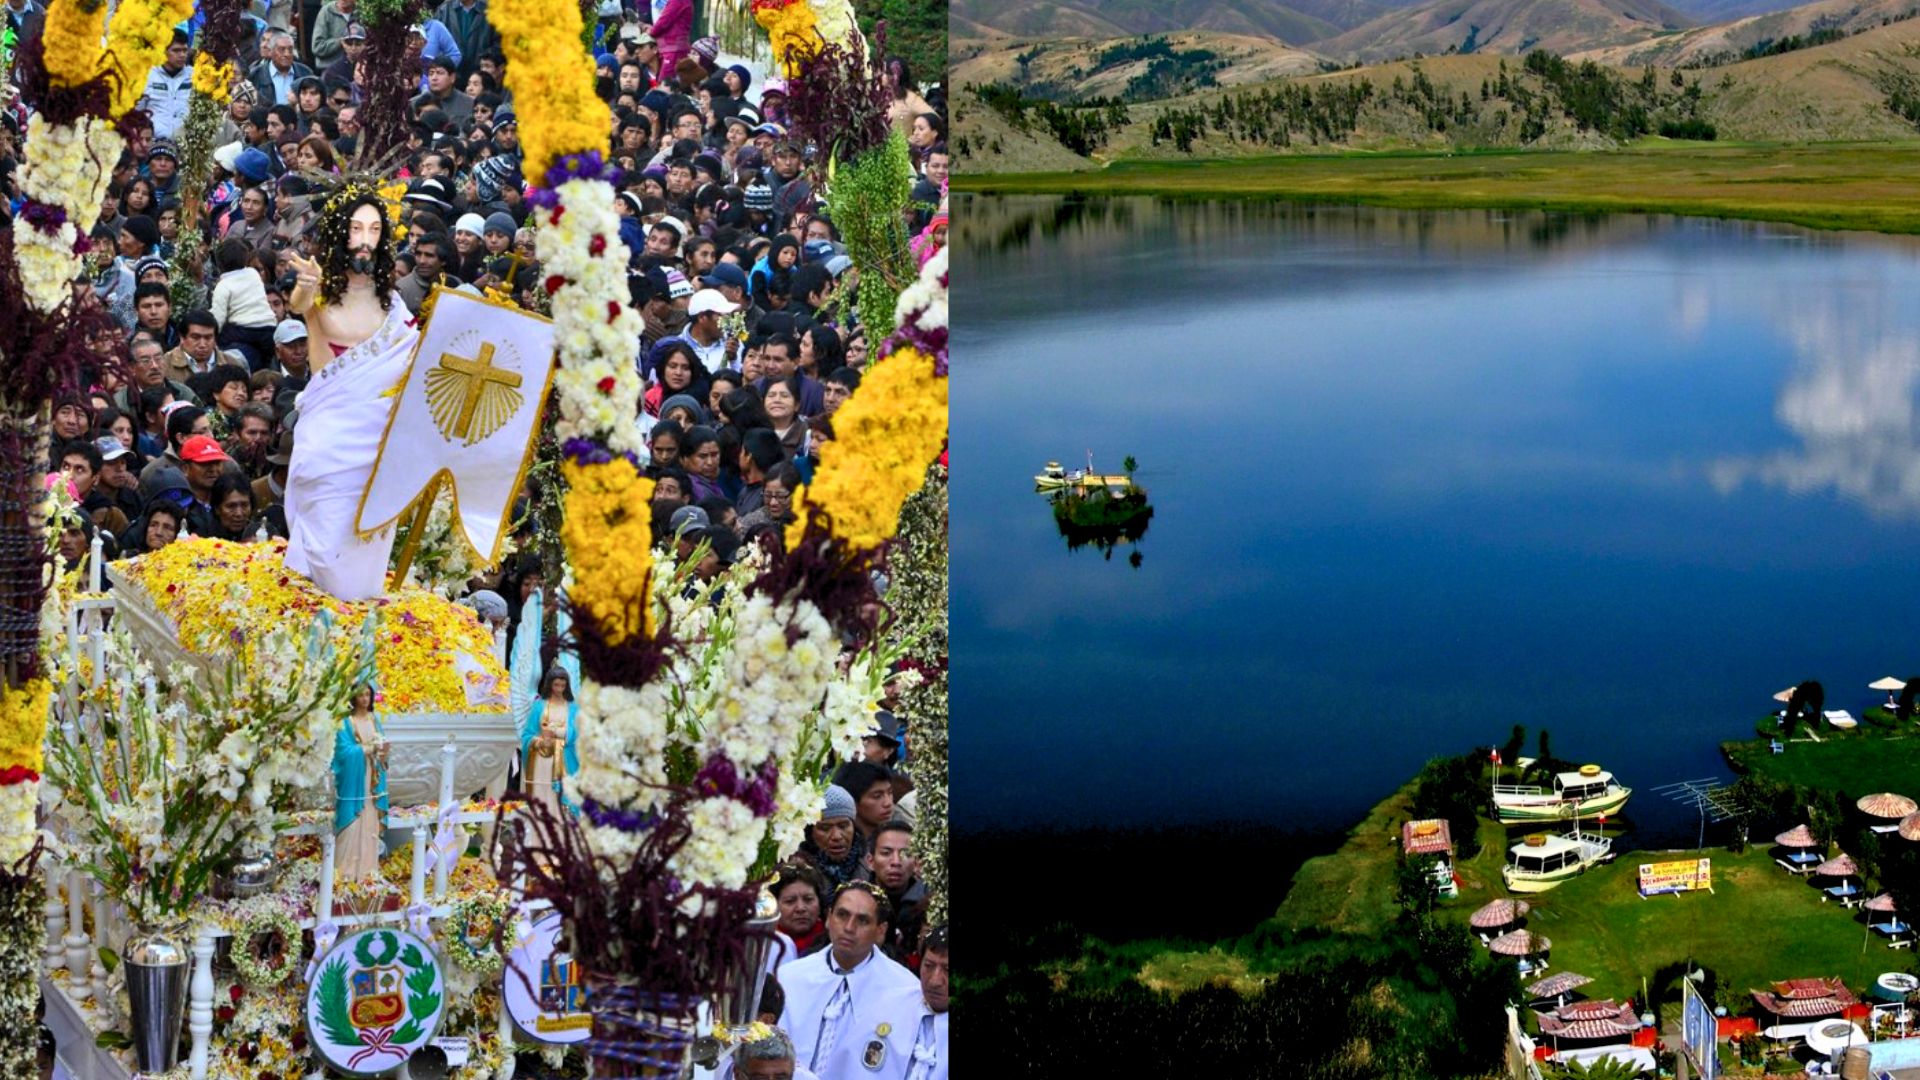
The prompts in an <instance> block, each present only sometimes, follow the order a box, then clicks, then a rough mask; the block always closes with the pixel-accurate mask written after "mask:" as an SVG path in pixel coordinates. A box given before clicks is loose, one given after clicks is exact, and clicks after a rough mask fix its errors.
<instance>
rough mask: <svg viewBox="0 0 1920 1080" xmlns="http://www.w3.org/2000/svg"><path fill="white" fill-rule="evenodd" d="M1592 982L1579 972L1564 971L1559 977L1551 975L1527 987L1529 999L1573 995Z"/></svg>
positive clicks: (1535, 999) (1536, 999)
mask: <svg viewBox="0 0 1920 1080" xmlns="http://www.w3.org/2000/svg"><path fill="white" fill-rule="evenodd" d="M1592 981H1593V980H1592V979H1589V978H1587V977H1586V976H1585V975H1582V974H1580V973H1578V972H1574V971H1563V972H1561V973H1560V974H1558V975H1549V976H1547V977H1546V978H1544V979H1541V980H1540V981H1539V982H1537V983H1534V984H1533V985H1532V986H1529V987H1527V997H1528V998H1529V999H1530V1000H1533V1001H1542V1000H1545V999H1546V998H1557V997H1559V996H1560V995H1562V994H1569V993H1572V992H1573V991H1575V990H1578V989H1579V988H1581V987H1583V986H1585V985H1587V984H1588V983H1590V982H1592Z"/></svg>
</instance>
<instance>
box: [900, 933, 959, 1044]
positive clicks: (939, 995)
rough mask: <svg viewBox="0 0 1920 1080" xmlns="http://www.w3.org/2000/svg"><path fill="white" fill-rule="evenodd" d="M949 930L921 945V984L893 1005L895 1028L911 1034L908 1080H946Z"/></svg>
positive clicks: (904, 994) (935, 934)
mask: <svg viewBox="0 0 1920 1080" xmlns="http://www.w3.org/2000/svg"><path fill="white" fill-rule="evenodd" d="M951 970H952V969H951V968H949V967H948V966H947V928H946V926H945V925H944V924H943V925H941V926H938V927H935V928H934V930H933V932H932V933H930V934H928V935H927V940H926V942H925V944H923V945H921V946H920V985H919V986H917V987H915V988H914V989H913V990H912V991H909V992H906V993H903V994H900V995H899V996H897V997H896V998H894V999H893V1002H892V1003H891V1012H892V1014H893V1015H894V1016H895V1017H896V1019H894V1021H893V1024H894V1026H895V1027H905V1028H906V1029H908V1030H909V1031H910V1032H912V1035H911V1044H910V1045H911V1047H912V1049H910V1050H909V1051H908V1052H907V1071H906V1080H947V1002H948V997H947V975H948V972H949V971H951Z"/></svg>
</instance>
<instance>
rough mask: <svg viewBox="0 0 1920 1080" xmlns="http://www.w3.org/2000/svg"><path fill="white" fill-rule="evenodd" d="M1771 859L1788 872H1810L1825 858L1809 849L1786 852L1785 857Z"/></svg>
mask: <svg viewBox="0 0 1920 1080" xmlns="http://www.w3.org/2000/svg"><path fill="white" fill-rule="evenodd" d="M1773 861H1774V862H1777V863H1779V864H1780V866H1781V867H1782V868H1783V869H1785V870H1786V872H1787V873H1789V874H1807V873H1812V872H1813V868H1814V867H1816V866H1818V865H1820V864H1821V863H1823V862H1825V861H1826V860H1825V859H1823V858H1821V857H1820V856H1819V855H1818V854H1816V853H1814V852H1811V851H1795V852H1790V853H1788V855H1787V856H1786V857H1785V858H1781V859H1775V860H1773Z"/></svg>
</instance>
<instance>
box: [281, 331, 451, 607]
mask: <svg viewBox="0 0 1920 1080" xmlns="http://www.w3.org/2000/svg"><path fill="white" fill-rule="evenodd" d="M410 322H411V319H410V317H409V316H408V314H407V307H406V305H405V304H403V303H402V302H401V301H400V297H399V294H397V293H396V294H395V295H394V297H393V305H392V307H391V308H390V309H389V310H388V311H387V318H386V321H384V322H382V323H381V324H380V328H379V329H378V330H375V331H374V332H373V336H371V337H369V338H367V340H365V341H363V342H361V343H360V344H358V345H355V346H354V347H353V348H351V349H348V350H347V351H346V352H344V353H342V354H340V355H339V356H336V357H334V358H333V361H332V362H331V363H329V364H328V365H327V366H326V367H324V368H322V369H320V373H319V374H318V375H316V376H314V378H313V381H312V382H311V383H309V384H308V385H307V388H306V389H305V390H304V391H302V392H301V394H300V420H299V422H298V423H297V424H295V425H294V431H293V460H292V461H290V462H289V463H288V465H287V493H286V508H287V560H286V565H287V569H289V570H292V571H294V572H296V573H300V574H305V575H306V576H307V577H309V578H312V579H313V583H314V584H315V585H318V586H320V588H321V589H322V590H324V591H326V592H327V593H329V594H330V595H332V596H335V597H338V598H339V599H341V600H367V599H371V598H373V597H376V596H379V595H381V594H382V593H384V592H386V588H387V557H388V556H389V555H390V554H392V552H393V530H392V529H391V528H388V529H385V530H382V531H381V532H380V533H378V534H376V535H375V536H374V537H373V539H371V540H362V539H360V537H359V535H358V533H357V532H356V531H355V529H354V527H353V522H354V518H355V517H356V516H358V514H359V511H360V498H361V496H362V495H363V494H365V492H366V490H367V480H368V479H369V478H370V477H372V475H373V462H374V458H375V456H376V455H377V454H378V452H379V449H380V439H381V437H382V436H384V435H385V434H386V431H387V418H388V416H389V415H391V414H392V412H393V407H394V403H395V402H397V401H398V400H399V398H398V396H395V397H391V398H389V397H384V396H382V395H384V394H386V393H387V392H388V391H390V390H392V389H393V388H394V387H396V386H398V385H399V384H400V381H401V380H402V379H403V378H405V377H406V374H407V363H408V361H409V360H411V359H412V356H413V347H414V345H415V344H416V343H417V342H419V340H420V332H419V331H418V330H417V329H415V328H414V327H413V326H412V325H410Z"/></svg>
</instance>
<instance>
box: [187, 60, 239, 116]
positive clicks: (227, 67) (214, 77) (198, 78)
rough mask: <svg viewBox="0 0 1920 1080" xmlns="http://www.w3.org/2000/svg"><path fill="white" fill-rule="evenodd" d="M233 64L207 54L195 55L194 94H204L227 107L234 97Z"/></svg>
mask: <svg viewBox="0 0 1920 1080" xmlns="http://www.w3.org/2000/svg"><path fill="white" fill-rule="evenodd" d="M234 78H235V75H234V69H233V65H232V64H227V63H221V62H220V61H218V60H215V59H214V58H213V57H211V56H208V55H207V54H206V53H195V54H194V57H193V92H194V93H196V94H204V95H206V96H207V97H209V98H212V99H213V100H214V101H217V102H219V103H220V104H222V105H225V104H226V103H227V102H228V101H229V100H231V99H232V97H233V80H234Z"/></svg>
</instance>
